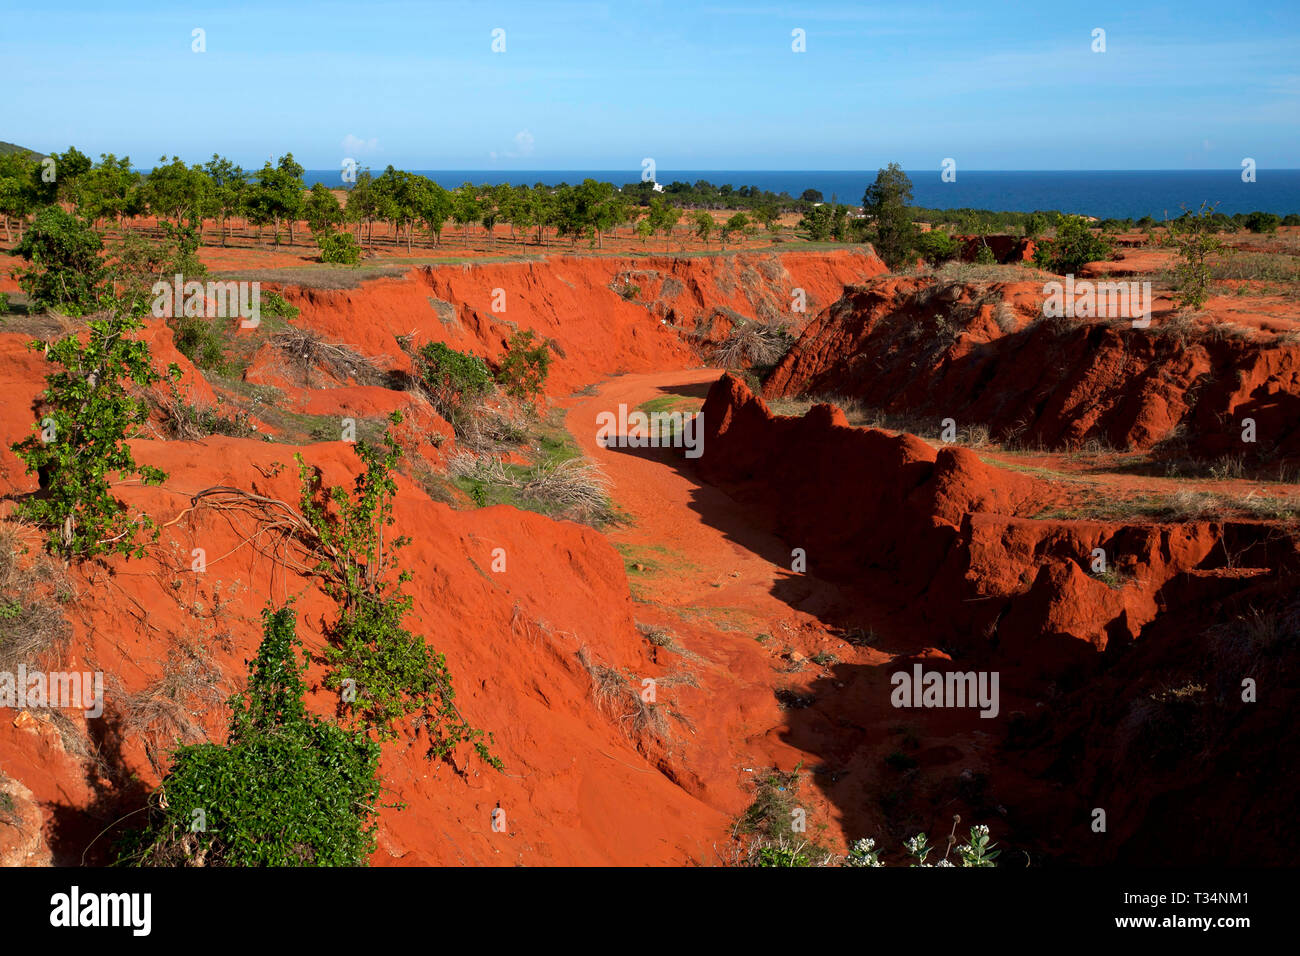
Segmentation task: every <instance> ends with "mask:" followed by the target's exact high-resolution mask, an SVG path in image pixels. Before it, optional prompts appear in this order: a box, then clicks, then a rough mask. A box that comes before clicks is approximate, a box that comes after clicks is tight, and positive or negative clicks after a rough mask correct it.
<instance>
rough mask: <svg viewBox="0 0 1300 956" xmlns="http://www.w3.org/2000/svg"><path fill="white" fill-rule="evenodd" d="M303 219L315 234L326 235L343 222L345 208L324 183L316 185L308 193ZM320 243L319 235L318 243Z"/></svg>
mask: <svg viewBox="0 0 1300 956" xmlns="http://www.w3.org/2000/svg"><path fill="white" fill-rule="evenodd" d="M303 217H304V218H305V219H306V220H307V227H308V228H309V229H310V230H311V231H312V232H313V233H317V234H319V233H326V232H329V231H330V230H331V229H332V228H333V227H334V226H336V225H338V224H339V223H340V222H342V221H343V207H342V206H340V205H339V201H338V199H336V198H335V196H334V194H333V193H332V192H330V190H329V188H328V187H327V186H326V185H325V184H324V183H316V184H315V185H313V186H312V187H311V191H310V192H309V193H307V201H306V203H304V204H303ZM319 241H320V239H319V235H318V236H317V242H319Z"/></svg>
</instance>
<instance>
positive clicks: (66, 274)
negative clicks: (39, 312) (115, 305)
mask: <svg viewBox="0 0 1300 956" xmlns="http://www.w3.org/2000/svg"><path fill="white" fill-rule="evenodd" d="M103 248H104V242H103V240H102V239H100V238H99V236H98V234H96V232H95V230H94V229H92V228H91V227H90V224H89V223H87V222H83V221H82V220H81V219H78V218H77V217H76V216H74V215H72V214H70V213H66V212H64V211H63V209H62V208H60V207H59V206H46V207H45V208H44V209H42V210H41V211H40V212H38V213H37V214H36V218H35V219H33V220H32V224H31V225H30V226H29V227H28V228H27V231H26V232H25V233H24V234H23V238H22V241H21V242H19V243H18V245H16V246H14V249H13V252H14V255H18V256H22V257H23V258H24V259H26V260H27V261H28V262H30V263H31V264H32V267H31V268H30V269H21V270H18V271H17V272H16V273H15V275H16V276H17V278H18V287H19V288H20V289H22V290H23V292H25V293H27V299H28V302H29V304H30V306H31V307H33V308H36V309H58V310H60V311H63V312H66V313H67V314H69V315H84V314H86V313H87V312H92V311H94V309H95V308H96V306H97V303H98V301H99V298H100V296H101V295H103V293H104V292H105V288H104V280H105V278H106V276H107V268H106V266H105V264H104V259H103V256H102V252H103Z"/></svg>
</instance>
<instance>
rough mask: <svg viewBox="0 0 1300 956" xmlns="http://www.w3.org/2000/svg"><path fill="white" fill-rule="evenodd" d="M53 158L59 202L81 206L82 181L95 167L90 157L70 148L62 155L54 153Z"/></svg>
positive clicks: (55, 185)
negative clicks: (92, 167)
mask: <svg viewBox="0 0 1300 956" xmlns="http://www.w3.org/2000/svg"><path fill="white" fill-rule="evenodd" d="M52 158H53V160H54V188H55V194H56V196H57V198H58V201H59V202H66V203H73V204H76V205H80V203H81V186H82V180H83V178H84V177H85V175H86V173H88V172H90V169H91V166H92V165H93V163H91V161H90V157H89V156H87V155H86V154H85V153H83V152H82V151H81V150H79V149H77V147H75V146H69V147H68V148H67V149H66V150H64V151H63V152H62V153H54V154H53V155H52Z"/></svg>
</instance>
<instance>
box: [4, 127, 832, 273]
mask: <svg viewBox="0 0 1300 956" xmlns="http://www.w3.org/2000/svg"><path fill="white" fill-rule="evenodd" d="M303 173H304V170H303V167H302V165H301V164H299V163H298V162H297V161H296V160H295V159H294V157H293V154H292V153H287V154H285V155H284V156H281V157H280V158H279V160H278V161H276V162H274V163H272V162H271V161H269V160H268V161H267V163H266V164H264V165H263V166H262V168H261V169H259V170H245V169H242V168H241V167H239V166H238V165H236V164H235V163H233V162H231V161H230V160H228V159H226V158H224V157H222V156H219V155H216V154H214V155H213V157H212V159H211V160H209V161H208V162H206V163H202V164H195V165H186V164H185V163H184V162H182V161H181V160H180V159H179V158H177V157H172V159H171V161H170V162H168V161H167V159H166V157H162V158H160V160H159V162H158V165H156V166H155V167H154V168H153V169H152V170H150V171H149V172H148V173H141V172H139V171H137V170H135V169H133V168H132V166H131V160H130V157H121V158H118V157H117V156H115V155H113V154H111V153H109V154H104V155H102V156H101V157H100V161H99V162H98V163H94V162H92V161H91V160H90V158H89V157H87V156H86V155H85V154H83V153H82V152H80V151H79V150H78V149H76V148H75V147H69V148H68V149H67V150H66V151H65V152H63V153H55V154H53V155H52V156H50V157H44V158H42V157H39V156H36V155H34V154H29V153H28V154H24V153H22V152H14V153H9V154H5V155H0V216H2V217H3V218H4V227H5V235H6V238H7V239H10V240H12V239H13V234H12V227H13V225H14V224H15V223H16V224H17V225H18V227H19V229H20V230H21V228H22V225H23V223H25V221H26V219H27V217H29V216H31V215H33V214H34V213H35V212H36V211H38V210H40V209H41V208H43V207H45V206H47V205H50V204H53V203H56V202H57V203H60V204H62V205H64V206H66V207H71V208H72V209H74V210H75V211H76V212H77V213H78V215H80V216H81V217H82V218H84V219H86V220H87V221H88V222H90V223H92V224H93V225H94V227H95V228H96V230H99V231H102V230H103V229H104V228H105V227H106V226H107V225H108V224H110V223H115V224H116V225H117V228H118V229H119V230H125V229H127V227H128V224H129V223H130V222H131V221H132V220H133V219H136V218H138V217H143V216H151V217H153V218H155V219H157V220H159V221H167V222H171V223H174V224H175V225H177V226H184V225H188V226H191V227H194V228H196V229H201V227H202V224H203V222H204V221H209V222H215V223H216V224H217V226H218V229H219V231H220V235H221V242H222V244H223V245H224V244H225V243H226V242H227V239H228V237H229V236H230V235H231V231H230V225H231V223H232V222H233V221H237V220H242V221H243V222H244V224H245V225H246V226H250V225H251V226H254V227H256V228H257V230H258V235H259V238H260V236H261V231H262V229H263V227H266V226H270V227H272V229H273V230H274V236H275V240H276V241H277V242H278V241H279V236H280V231H281V228H282V227H284V228H285V229H287V232H288V241H289V244H290V245H292V244H293V243H294V242H295V236H294V228H295V225H296V224H297V223H299V222H304V221H305V222H306V223H307V225H308V227H309V228H310V229H311V231H312V232H313V234H315V235H317V236H318V237H319V236H320V235H322V234H329V233H330V232H332V231H334V230H336V229H340V228H343V229H350V230H353V231H354V232H355V234H356V238H357V240H358V241H360V242H364V243H366V244H367V245H373V244H374V242H375V241H376V236H375V224H376V223H384V224H386V226H387V229H386V230H385V237H386V238H387V240H388V241H389V242H391V243H393V244H397V243H399V242H402V241H405V243H406V245H407V248H408V250H409V249H410V248H411V245H412V243H413V241H414V236H415V234H416V232H417V231H419V232H423V233H426V234H427V235H428V236H429V237H430V238H432V239H433V241H434V242H435V243H437V242H438V241H440V239H441V236H442V233H443V230H444V229H445V228H447V227H448V226H452V227H453V228H456V229H459V230H460V231H461V232H462V234H463V235H465V236H466V237H467V238H468V236H469V235H470V231H471V229H472V228H473V227H477V226H481V227H482V229H483V230H484V231H485V233H486V234H487V235H488V236H491V235H493V234H494V229H495V227H496V226H498V225H508V226H509V227H510V234H511V237H512V238H514V237H516V236H518V235H520V234H522V235H524V236H525V237H527V236H530V235H534V233H533V231H534V230H535V239H536V241H537V242H538V243H540V244H546V243H549V242H550V241H551V239H552V237H554V238H558V239H564V238H567V239H571V240H573V241H575V242H576V241H578V240H579V239H584V238H585V239H589V240H590V241H591V242H592V244H593V245H595V246H597V247H600V246H601V245H602V244H603V240H604V238H605V236H607V235H609V234H610V233H611V232H613V231H615V230H617V229H618V228H620V227H622V226H628V227H630V229H631V231H632V232H633V233H634V234H635V235H637V236H639V237H641V238H642V240H649V239H650V238H652V237H653V236H656V235H662V236H664V237H665V238H667V237H668V236H669V235H670V234H671V233H672V230H673V229H674V228H675V227H676V226H677V225H678V224H679V223H680V222H681V220H682V218H683V216H684V215H685V214H686V212H687V210H689V209H692V208H694V210H695V212H694V213H693V215H692V216H691V219H690V225H691V229H692V231H693V232H694V234H695V235H697V236H700V237H702V238H704V239H705V241H707V239H708V237H709V235H711V234H713V233H714V232H715V230H716V232H717V233H718V234H719V235H720V236H721V237H722V239H723V242H724V244H725V242H726V241H727V239H729V238H730V237H732V236H734V235H737V234H741V235H744V234H749V233H751V232H752V231H753V230H754V229H755V228H757V227H758V226H759V225H762V226H764V227H767V228H769V229H772V230H773V231H778V230H779V226H774V223H775V221H776V219H777V218H778V216H779V215H780V213H781V212H782V211H785V210H787V209H790V208H799V207H804V208H813V207H812V204H811V203H810V202H808V201H805V200H802V199H801V200H794V199H791V198H790V197H789V196H788V195H786V194H785V193H781V194H779V195H777V194H773V193H767V192H762V191H760V190H759V189H758V188H757V187H749V186H743V187H741V188H740V189H739V190H732V188H731V187H730V186H723V187H715V186H713V185H712V184H710V183H705V182H703V181H701V182H699V183H696V184H695V185H694V186H689V185H687V184H684V183H673V184H671V185H670V186H668V187H667V188H666V189H665V190H663V191H657V190H656V189H655V184H654V183H651V182H642V183H632V184H628V185H626V186H624V187H622V188H621V189H620V188H616V187H615V186H614V185H613V184H612V183H608V182H598V181H597V180H595V179H585V180H583V181H582V182H581V183H578V184H577V185H572V186H570V185H568V184H567V183H561V184H560V185H558V186H550V185H545V184H542V183H538V184H536V185H534V186H526V185H520V186H512V185H508V184H500V185H478V186H475V185H473V184H471V183H464V184H462V185H461V186H459V187H458V188H456V189H452V190H448V189H445V188H444V187H442V186H441V185H439V184H438V183H436V182H434V181H433V180H431V179H429V178H428V177H426V176H421V175H419V174H418V173H411V172H406V171H404V170H399V169H396V168H394V167H392V166H389V167H387V168H386V169H385V170H384V171H383V172H382V173H380V174H378V175H375V174H373V173H371V172H370V171H369V170H365V171H362V172H360V173H359V174H358V175H357V177H356V181H355V183H353V184H352V185H351V188H350V189H349V190H348V192H347V198H346V202H345V203H340V202H339V198H338V196H337V194H336V192H335V191H334V190H331V189H329V188H327V187H326V186H325V185H324V184H322V183H317V184H315V185H313V186H312V188H311V189H310V190H308V189H306V187H305V184H304V182H303ZM728 204H729V205H730V206H731V207H732V208H734V207H736V206H742V207H744V208H747V209H749V210H750V213H749V214H748V215H746V214H744V213H740V214H737V215H733V216H732V217H731V218H730V219H728V220H726V221H724V222H721V223H716V222H715V221H714V219H713V218H712V217H711V216H709V215H708V214H707V213H705V212H704V210H705V209H709V208H715V207H717V206H719V205H728ZM706 220H707V221H706Z"/></svg>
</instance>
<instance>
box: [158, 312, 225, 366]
mask: <svg viewBox="0 0 1300 956" xmlns="http://www.w3.org/2000/svg"><path fill="white" fill-rule="evenodd" d="M225 322H226V320H225V319H200V318H197V317H194V316H180V317H178V318H175V319H169V320H168V323H167V324H168V326H170V327H171V330H172V341H173V342H174V343H175V345H176V351H178V352H180V353H181V354H182V355H184V356H185V357H186V358H187V359H189V360H190V361H191V362H193V363H194V364H195V365H196V366H198V367H199V368H201V369H204V370H205V371H213V372H220V371H222V370H223V369H224V368H225V366H226V343H225V341H224V340H223V339H222V337H221V326H222V325H223V324H225Z"/></svg>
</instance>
